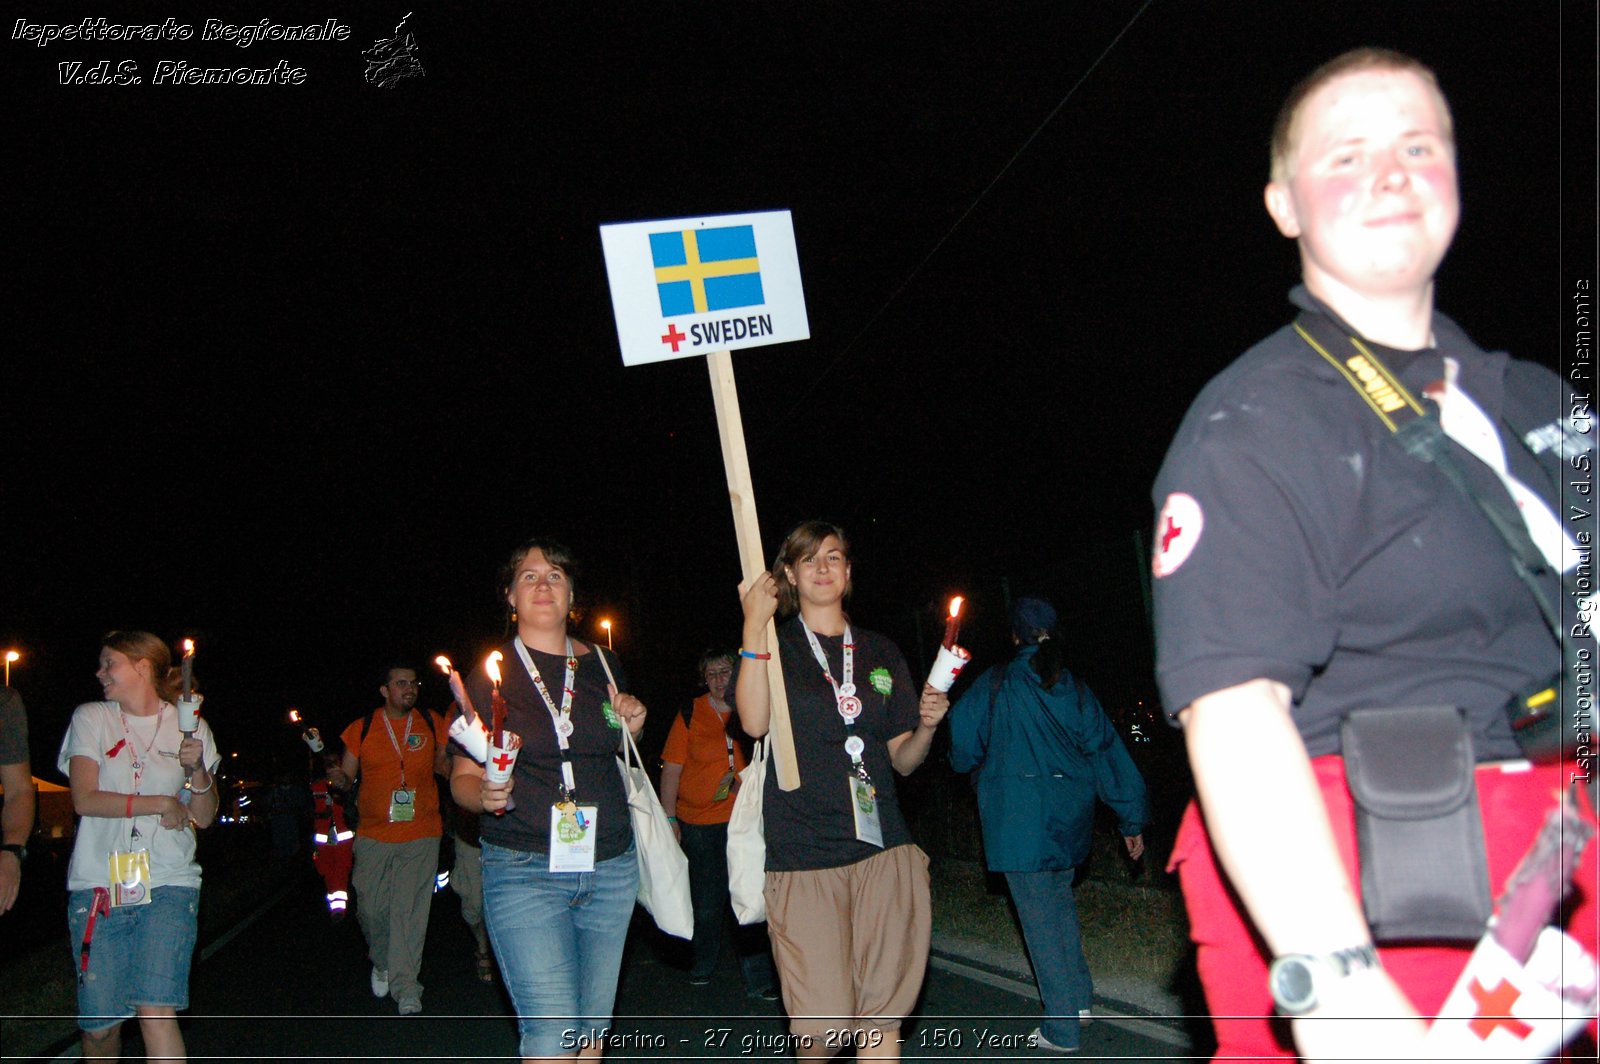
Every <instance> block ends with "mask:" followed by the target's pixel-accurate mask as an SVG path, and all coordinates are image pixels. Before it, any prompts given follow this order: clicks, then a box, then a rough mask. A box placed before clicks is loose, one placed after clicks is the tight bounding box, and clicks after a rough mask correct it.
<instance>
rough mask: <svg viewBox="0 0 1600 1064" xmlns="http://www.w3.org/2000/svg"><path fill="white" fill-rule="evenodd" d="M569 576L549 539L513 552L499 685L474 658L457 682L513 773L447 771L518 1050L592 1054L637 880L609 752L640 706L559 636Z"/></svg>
mask: <svg viewBox="0 0 1600 1064" xmlns="http://www.w3.org/2000/svg"><path fill="white" fill-rule="evenodd" d="M574 572H575V564H574V561H573V557H572V554H571V552H570V551H568V550H567V549H566V548H565V547H563V546H561V545H560V544H558V543H555V542H553V541H551V540H547V539H531V540H529V541H527V542H526V543H524V544H523V545H522V546H520V547H518V548H517V549H516V551H514V552H513V553H512V555H511V560H510V563H509V564H508V565H507V567H506V569H505V570H504V571H503V573H502V577H503V579H502V581H501V586H502V587H503V588H504V594H505V601H506V604H507V606H509V607H510V614H511V621H512V623H513V624H514V625H515V626H516V636H515V638H513V639H512V640H511V641H510V642H509V643H506V644H504V645H502V646H501V647H500V654H501V659H502V661H501V664H500V665H499V669H500V671H501V673H502V676H501V678H500V680H499V681H497V682H496V681H491V678H490V674H489V673H488V672H487V671H486V670H485V668H484V667H481V666H480V667H479V668H478V669H477V670H475V671H474V672H473V674H472V676H471V678H470V679H469V680H468V683H467V695H468V697H469V698H470V699H471V700H472V703H473V705H474V706H476V707H478V708H479V709H485V708H488V709H489V710H490V713H491V714H492V717H491V718H489V723H490V724H491V726H493V725H495V724H500V723H502V722H503V731H504V734H505V738H504V739H503V740H499V739H496V738H495V736H494V735H493V734H491V736H490V739H491V742H490V755H491V760H493V759H494V757H495V754H496V751H497V749H498V750H507V749H508V748H511V752H514V755H515V761H514V764H513V765H512V766H511V778H510V779H508V780H507V781H506V782H504V783H498V784H497V783H492V782H490V780H489V778H488V776H487V775H486V774H485V770H484V766H483V765H480V764H478V763H477V762H476V761H474V760H472V758H470V757H465V756H462V755H460V754H457V755H456V757H455V760H454V766H453V768H452V770H451V779H450V792H451V794H452V795H453V796H454V797H455V800H456V802H457V803H459V804H460V805H461V806H462V807H463V808H465V809H467V810H468V811H470V812H473V813H483V814H486V815H485V816H484V817H483V818H482V820H481V821H480V824H479V828H480V834H481V837H482V843H483V909H484V923H485V924H486V925H487V927H488V931H489V941H490V942H491V943H492V944H493V946H494V952H495V957H496V958H497V959H498V960H499V962H500V974H501V976H502V978H503V979H504V981H505V985H506V989H507V990H508V991H510V993H511V1001H512V1004H513V1005H515V1006H516V1009H517V1017H518V1021H517V1022H518V1025H519V1029H520V1030H521V1034H522V1040H521V1053H522V1057H523V1059H524V1060H554V1059H567V1058H571V1057H574V1056H577V1057H582V1058H585V1059H588V1058H598V1057H600V1056H602V1055H603V1054H604V1051H605V1036H606V1031H607V1030H608V1029H609V1028H610V1026H611V1012H612V1008H613V1006H614V1005H615V1003H616V996H617V979H618V976H619V974H620V973H621V970H622V948H623V945H624V944H625V943H626V941H627V938H628V924H629V922H630V920H631V919H632V916H633V902H634V897H635V895H637V893H638V889H639V864H638V857H637V855H636V853H635V850H634V840H633V829H632V827H631V826H630V824H629V822H628V805H627V798H626V796H625V795H624V792H623V786H622V777H621V775H620V774H619V773H618V771H617V751H618V747H619V746H620V745H621V742H622V729H623V728H624V727H626V728H627V729H628V730H629V731H630V732H632V733H633V734H635V735H637V734H638V733H639V730H640V729H641V728H643V727H644V718H645V707H644V703H642V702H640V701H639V700H638V699H637V698H635V697H633V696H632V695H630V694H626V693H623V692H621V691H619V690H618V689H617V687H615V686H612V685H611V684H610V683H609V681H608V679H607V672H606V668H605V666H604V665H603V664H602V663H601V661H600V659H599V655H600V654H602V653H604V651H603V650H602V649H601V648H598V647H594V646H590V645H588V644H584V643H579V642H577V641H575V640H574V639H573V638H572V637H571V636H570V635H569V634H568V633H567V621H568V619H569V617H570V616H571V615H572V602H573V576H574ZM612 668H613V670H615V671H616V672H617V675H618V684H626V682H627V680H626V677H625V676H624V675H623V674H622V672H621V666H620V665H617V664H615V663H613V664H612ZM491 683H492V684H493V686H492V687H491ZM518 740H520V749H516V748H517V742H518Z"/></svg>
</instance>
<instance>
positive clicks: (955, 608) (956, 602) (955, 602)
mask: <svg viewBox="0 0 1600 1064" xmlns="http://www.w3.org/2000/svg"><path fill="white" fill-rule="evenodd" d="M964 601H965V599H963V598H962V597H961V596H960V595H957V596H956V597H955V598H953V599H951V600H950V616H952V617H959V616H961V603H962V602H964Z"/></svg>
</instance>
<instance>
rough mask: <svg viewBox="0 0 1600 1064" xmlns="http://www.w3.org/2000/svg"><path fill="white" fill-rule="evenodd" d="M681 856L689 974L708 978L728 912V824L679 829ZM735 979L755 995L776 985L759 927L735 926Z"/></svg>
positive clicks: (762, 929) (681, 825) (764, 934)
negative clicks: (690, 913)
mask: <svg viewBox="0 0 1600 1064" xmlns="http://www.w3.org/2000/svg"><path fill="white" fill-rule="evenodd" d="M678 827H679V829H680V830H681V831H682V832H683V855H684V856H685V857H687V858H688V859H689V897H690V898H691V899H692V900H693V902H694V966H693V967H692V968H690V969H689V975H690V976H691V977H694V976H705V977H707V978H709V977H710V975H711V973H712V972H714V971H716V970H717V957H718V955H719V954H720V953H721V952H722V929H723V927H724V925H726V924H727V922H728V914H729V913H730V912H732V910H733V906H732V903H731V902H730V901H729V900H728V825H727V824H684V823H679V825H678ZM733 944H734V952H736V953H737V954H738V956H739V974H740V975H741V976H743V977H744V989H745V992H746V993H748V994H759V993H761V992H762V991H763V990H768V989H770V988H771V987H773V986H774V985H775V984H776V983H777V980H778V977H777V975H776V974H775V973H774V972H773V970H772V953H771V951H770V947H769V946H768V944H767V926H766V924H764V923H760V924H751V925H749V926H747V927H738V926H737V925H736V930H735V931H734V935H733Z"/></svg>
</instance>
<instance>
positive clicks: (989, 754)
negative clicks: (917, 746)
mask: <svg viewBox="0 0 1600 1064" xmlns="http://www.w3.org/2000/svg"><path fill="white" fill-rule="evenodd" d="M1055 627H1056V611H1055V607H1053V606H1051V605H1050V603H1049V602H1046V601H1045V600H1043V599H1038V598H1021V599H1018V600H1017V602H1016V605H1015V606H1014V607H1013V609H1012V611H1011V634H1012V640H1013V641H1014V642H1015V643H1016V644H1017V653H1016V656H1015V657H1013V658H1012V659H1011V661H1009V662H1007V663H1006V664H1004V665H997V666H995V667H994V668H992V669H990V670H988V671H987V672H985V673H984V674H983V675H981V676H979V677H978V678H977V679H976V680H975V681H974V682H973V684H972V686H971V687H970V688H969V689H968V690H967V693H966V694H965V695H963V696H962V697H961V699H960V701H958V702H957V703H956V704H955V707H954V708H953V709H951V711H950V763H951V765H952V766H953V767H954V768H955V770H956V771H957V772H974V773H975V774H976V775H975V777H974V781H975V783H976V786H977V791H978V813H979V817H980V819H981V820H982V823H983V848H984V853H985V856H986V857H987V859H988V864H989V870H990V871H991V872H1004V873H1005V877H1006V884H1007V886H1009V887H1010V889H1011V897H1012V900H1013V901H1014V902H1015V903H1016V906H1017V914H1018V915H1019V916H1020V917H1021V918H1022V934H1023V938H1024V939H1025V940H1026V941H1027V944H1028V956H1029V958H1030V959H1031V960H1032V962H1033V972H1034V978H1035V980H1036V981H1037V983H1038V986H1039V996H1040V997H1041V998H1042V999H1043V1002H1044V1011H1045V1019H1044V1022H1043V1023H1042V1024H1041V1025H1040V1027H1039V1028H1038V1029H1037V1030H1035V1031H1034V1032H1033V1034H1032V1042H1033V1044H1034V1045H1036V1046H1038V1047H1040V1048H1043V1049H1054V1050H1059V1051H1063V1052H1072V1051H1075V1050H1076V1049H1077V1048H1078V1043H1079V1038H1080V1033H1081V1031H1080V1029H1081V1027H1082V1024H1083V1022H1084V1021H1085V1020H1087V1018H1088V1015H1089V1005H1090V1002H1091V1001H1092V1000H1093V998H1094V980H1093V978H1092V977H1091V976H1090V974H1089V963H1088V961H1086V960H1085V959H1084V956H1083V936H1082V934H1081V932H1080V930H1079V927H1078V911H1077V908H1076V906H1075V905H1074V904H1073V899H1072V878H1073V874H1074V871H1075V869H1076V868H1077V867H1078V866H1079V865H1081V864H1083V862H1084V861H1085V860H1086V859H1087V858H1088V856H1089V844H1090V838H1091V836H1092V834H1093V831H1094V803H1095V798H1096V796H1098V797H1099V798H1100V800H1101V801H1103V802H1105V803H1106V804H1107V805H1108V806H1110V807H1111V809H1112V811H1113V812H1115V813H1116V815H1117V821H1118V830H1120V831H1121V833H1122V836H1123V843H1124V844H1125V845H1126V846H1127V850H1128V856H1129V857H1131V858H1132V859H1134V860H1138V859H1139V857H1140V856H1141V855H1143V853H1144V835H1143V831H1144V824H1145V819H1146V812H1145V788H1144V778H1143V777H1142V776H1140V775H1139V770H1138V769H1137V768H1135V767H1134V764H1133V759H1132V758H1130V757H1129V756H1128V749H1127V747H1125V746H1123V744H1122V739H1121V738H1120V737H1119V736H1118V735H1117V732H1116V729H1115V728H1113V727H1112V726H1111V721H1110V720H1108V719H1107V718H1106V714H1105V710H1103V709H1101V708H1100V702H1099V701H1098V700H1097V699H1096V698H1095V696H1094V694H1093V692H1091V691H1090V690H1089V688H1088V687H1087V686H1086V685H1085V684H1084V683H1083V681H1081V680H1079V679H1077V678H1076V677H1074V676H1073V675H1072V674H1071V673H1070V672H1069V671H1067V669H1066V667H1065V665H1064V664H1063V663H1062V651H1061V642H1060V640H1059V638H1057V637H1056V633H1055Z"/></svg>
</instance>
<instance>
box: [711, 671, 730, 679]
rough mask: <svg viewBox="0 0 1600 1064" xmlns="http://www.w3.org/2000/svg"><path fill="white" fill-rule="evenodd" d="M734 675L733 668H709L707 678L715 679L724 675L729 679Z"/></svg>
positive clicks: (724, 677)
mask: <svg viewBox="0 0 1600 1064" xmlns="http://www.w3.org/2000/svg"><path fill="white" fill-rule="evenodd" d="M732 675H733V670H732V669H707V670H706V679H708V680H714V679H716V678H717V677H719V676H720V677H722V678H723V679H727V678H728V677H729V676H732Z"/></svg>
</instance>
